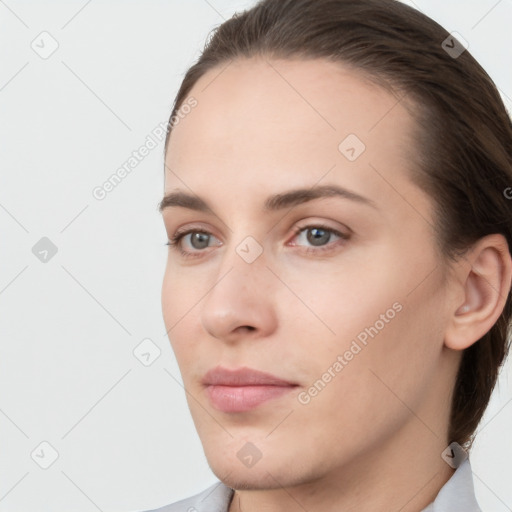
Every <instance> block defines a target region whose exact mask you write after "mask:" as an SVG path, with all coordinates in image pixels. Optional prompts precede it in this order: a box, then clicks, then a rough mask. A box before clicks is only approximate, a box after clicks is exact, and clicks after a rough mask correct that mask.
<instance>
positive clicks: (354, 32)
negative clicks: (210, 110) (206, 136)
mask: <svg viewBox="0 0 512 512" xmlns="http://www.w3.org/2000/svg"><path fill="white" fill-rule="evenodd" d="M449 36H450V34H449V33H448V32H447V31H446V30H445V29H444V28H443V27H441V26H440V25H439V24H438V23H436V22H435V21H433V20H432V19H430V18H428V17H427V16H425V15H423V14H421V13H420V12H418V11H416V10H415V9H413V8H411V7H409V6H407V5H405V4H402V3H400V2H398V1H396V0H262V1H260V2H259V3H257V4H256V5H255V6H254V7H253V8H251V9H250V10H247V11H244V12H242V13H236V14H235V15H234V16H233V17H232V18H231V19H229V20H227V21H226V22H224V23H223V24H222V25H220V26H219V27H217V28H215V29H214V30H213V33H212V34H211V37H209V38H208V41H207V43H206V44H205V48H204V50H203V52H202V54H201V56H200V58H199V59H198V61H197V62H196V63H195V64H194V65H193V66H192V67H191V68H190V69H189V70H188V72H187V73H186V75H185V77H184V80H183V82H182V84H181V87H180V89H179V91H178V94H177V96H176V99H175V102H174V106H173V110H172V114H171V117H170V121H169V125H168V132H167V137H166V141H165V151H167V146H168V141H169V137H170V134H171V130H172V124H173V123H171V120H173V119H175V116H176V115H177V113H178V110H179V108H180V106H181V105H182V103H183V102H184V100H185V99H186V97H187V95H188V94H189V93H190V91H191V89H192V87H193V86H194V84H195V83H196V81H197V80H198V79H199V78H200V77H201V76H202V75H203V74H205V73H206V72H207V71H209V70H211V69H212V68H214V67H217V66H220V65H226V64H228V63H229V62H230V61H231V60H233V59H237V58H249V57H253V56H258V55H260V56H264V57H270V58H272V57H275V58H285V59H286V58H288V59H290V58H299V59H300V58H308V59H309V58H313V59H328V60H330V61H334V62H339V63H340V64H343V65H345V66H350V67H351V68H353V69H355V70H358V71H359V72H361V73H363V74H364V75H365V76H366V77H369V78H370V79H371V80H373V81H374V82H375V83H378V84H379V85H381V86H384V87H386V88H387V89H389V90H391V91H392V92H393V93H394V94H396V95H403V96H405V94H406V95H407V97H408V98H410V99H411V100H412V103H411V104H412V106H413V107H414V108H413V109H412V110H410V111H411V113H412V114H413V115H414V116H415V118H416V120H417V128H418V132H417V134H416V140H417V147H416V148H414V149H416V153H417V154H414V153H413V152H412V151H411V155H413V154H414V157H415V159H416V162H417V166H416V169H411V173H412V174H413V176H412V178H413V179H414V181H415V183H417V184H418V185H419V186H421V187H422V189H423V190H424V191H425V192H427V193H428V194H429V195H430V197H431V198H432V199H433V201H434V204H435V205H436V210H435V226H434V227H435V231H436V235H437V236H436V240H437V243H438V247H439V249H440V254H442V255H443V256H444V257H446V261H447V262H450V260H452V261H456V259H457V257H458V256H463V255H464V254H465V251H466V250H467V249H469V248H470V247H471V245H472V244H473V243H474V242H476V241H477V240H478V239H479V238H481V237H483V236H485V235H488V234H491V233H501V234H502V235H503V236H504V237H505V238H506V240H507V243H508V247H509V251H512V200H511V199H507V195H508V194H506V191H507V190H511V189H509V188H508V187H510V186H511V185H512V123H511V120H510V117H509V115H508V113H507V111H506V109H505V106H504V104H503V101H502V99H501V97H500V95H499V92H498V90H497V88H496V86H495V85H494V83H493V81H492V80H491V78H490V77H489V76H488V75H487V73H486V72H485V71H484V69H483V68H482V67H481V66H480V65H479V64H478V62H477V61H476V60H475V59H474V58H473V57H472V56H471V54H470V53H469V52H468V51H467V50H466V51H463V52H462V53H461V54H460V55H457V54H454V53H450V52H449V49H450V47H454V48H455V49H457V48H460V46H457V44H458V43H457V41H456V40H452V39H448V40H447V38H449ZM443 42H444V44H443ZM404 106H406V107H407V108H409V106H407V105H404ZM511 325H512V294H511V293H510V291H509V293H508V297H507V301H506V304H505V307H504V310H503V312H502V314H501V316H500V317H499V319H498V320H497V322H496V323H495V324H494V326H493V327H492V328H491V329H490V330H489V332H487V333H486V334H485V335H484V336H483V337H482V338H481V339H480V340H479V341H478V342H476V343H474V344H473V345H471V346H470V347H468V348H467V349H465V350H464V352H463V355H462V360H461V364H460V367H459V371H458V375H457V379H456V382H455V387H454V390H453V397H452V410H451V418H450V426H449V433H448V437H449V442H452V441H456V442H458V443H459V444H460V445H462V446H464V447H465V448H466V449H470V448H471V446H472V443H473V440H474V432H475V430H476V428H477V426H478V424H479V422H480V420H481V418H482V415H483V413H484V411H485V409H486V407H487V404H488V402H489V399H490V396H491V393H492V390H493V389H494V386H495V384H496V380H497V377H498V373H499V370H500V366H501V365H502V364H503V361H504V359H505V357H506V355H507V353H508V350H509V344H510V339H508V334H509V330H510V329H511Z"/></svg>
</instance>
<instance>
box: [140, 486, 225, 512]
mask: <svg viewBox="0 0 512 512" xmlns="http://www.w3.org/2000/svg"><path fill="white" fill-rule="evenodd" d="M233 492H234V491H233V489H231V488H230V487H228V486H227V485H225V484H223V483H222V482H220V481H219V482H216V483H214V484H213V485H211V486H210V487H208V488H207V489H205V490H204V491H201V492H200V493H198V494H195V495H194V496H191V497H189V498H185V499H183V500H180V501H177V502H175V503H172V504H170V505H166V506H164V507H162V508H158V509H154V510H147V511H145V512H227V511H228V508H229V504H230V502H231V498H232V496H233Z"/></svg>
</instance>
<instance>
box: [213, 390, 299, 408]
mask: <svg viewBox="0 0 512 512" xmlns="http://www.w3.org/2000/svg"><path fill="white" fill-rule="evenodd" d="M295 388H296V386H208V387H207V388H206V391H207V393H208V397H209V398H210V401H211V402H212V404H213V406H214V407H215V408H216V409H218V410H219V411H222V412H244V411H249V410H251V409H254V408H255V407H257V406H258V405H260V404H262V403H264V402H266V401H267V400H272V399H273V398H278V397H280V396H282V395H285V394H286V393H289V392H290V391H291V390H293V389H295Z"/></svg>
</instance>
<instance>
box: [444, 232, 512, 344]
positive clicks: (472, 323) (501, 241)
mask: <svg viewBox="0 0 512 512" xmlns="http://www.w3.org/2000/svg"><path fill="white" fill-rule="evenodd" d="M464 260H465V262H466V263H467V264H465V265H464V264H463V265H461V266H460V267H459V269H458V270H457V277H458V279H457V282H456V283H455V280H454V286H463V295H464V299H463V301H462V302H460V300H459V303H458V304H456V303H452V307H453V313H452V315H451V316H450V317H449V320H448V325H447V328H446V332H445V345H446V346H447V347H448V348H451V349H453V350H464V349H466V348H468V347H469V346H471V345H472V344H473V343H475V342H477V341H478V340H479V339H480V338H481V337H482V336H484V335H485V334H486V333H487V332H489V330H490V329H491V328H492V326H493V325H494V324H495V323H496V321H497V320H498V318H499V317H500V315H501V313H502V311H503V308H504V307H505V303H506V301H507V297H508V295H509V294H510V288H511V280H512V258H511V256H510V252H509V249H508V245H507V241H506V239H505V238H504V237H503V236H502V235H500V234H493V235H488V236H486V237H484V238H482V239H480V240H479V241H478V242H477V243H476V244H475V246H474V247H473V248H472V249H471V251H469V252H468V254H467V255H466V256H464ZM461 283H462V284H461ZM458 296H459V298H460V293H459V294H458Z"/></svg>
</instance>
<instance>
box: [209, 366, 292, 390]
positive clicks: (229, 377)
mask: <svg viewBox="0 0 512 512" xmlns="http://www.w3.org/2000/svg"><path fill="white" fill-rule="evenodd" d="M202 383H203V384H204V385H206V386H295V385H296V384H295V383H293V382H289V381H286V380H283V379H280V378H279V377H276V376H275V375H272V374H270V373H265V372H261V371H259V370H254V369H253V368H248V367H243V368H237V369H235V370H229V369H228V368H223V367H222V366H216V367H215V368H212V369H211V370H209V371H208V372H207V373H206V374H205V375H204V377H203V379H202Z"/></svg>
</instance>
